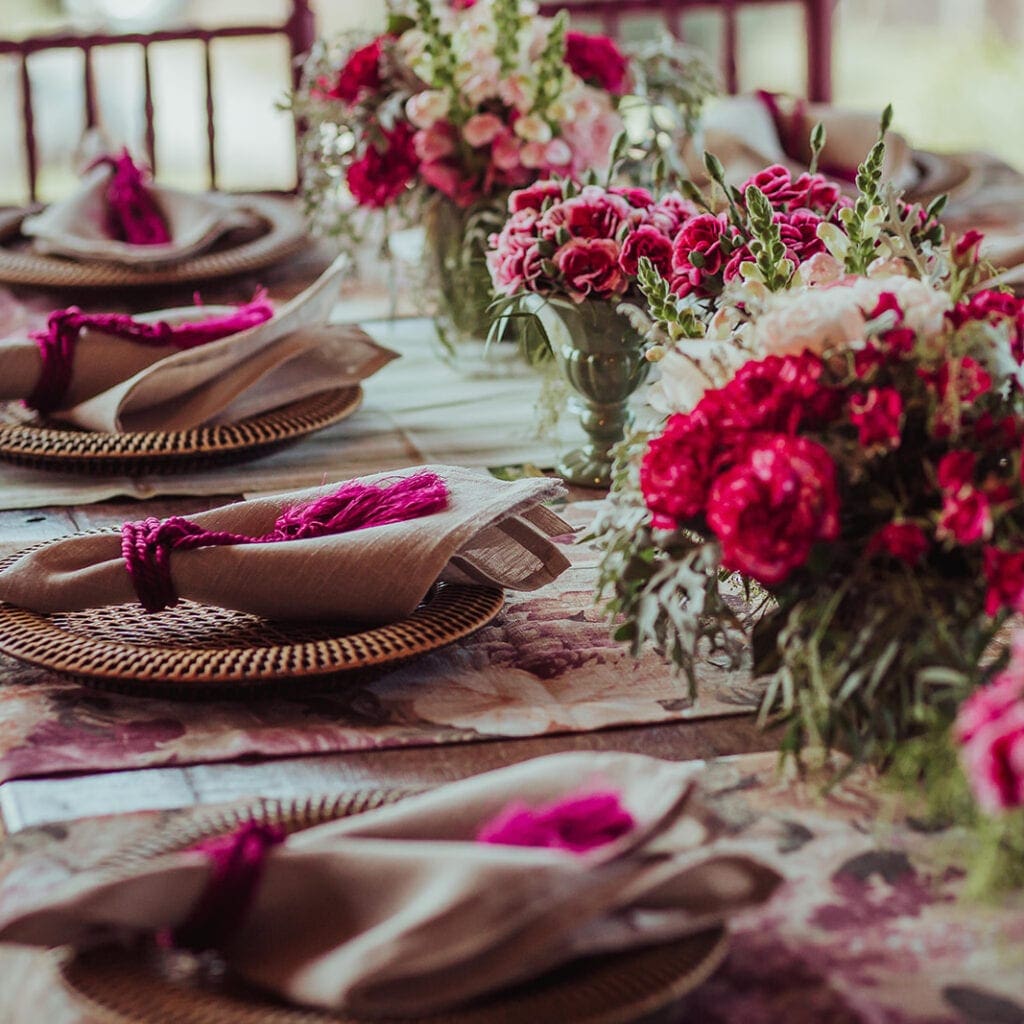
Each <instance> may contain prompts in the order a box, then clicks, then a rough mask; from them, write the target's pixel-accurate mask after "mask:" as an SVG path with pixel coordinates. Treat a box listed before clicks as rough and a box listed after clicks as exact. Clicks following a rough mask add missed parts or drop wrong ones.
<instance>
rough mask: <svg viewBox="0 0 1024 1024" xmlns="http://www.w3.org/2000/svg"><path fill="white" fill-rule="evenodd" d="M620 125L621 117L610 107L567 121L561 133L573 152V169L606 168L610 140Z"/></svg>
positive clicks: (576, 170) (616, 133)
mask: <svg viewBox="0 0 1024 1024" xmlns="http://www.w3.org/2000/svg"><path fill="white" fill-rule="evenodd" d="M622 127H623V125H622V118H621V117H619V115H618V114H617V113H616V112H615V111H614V110H612V109H610V108H609V109H607V110H606V111H604V112H603V113H601V114H600V115H598V116H596V117H594V118H590V119H587V120H583V121H570V122H568V123H567V124H566V125H565V127H564V128H563V131H562V134H563V137H564V138H565V141H566V142H567V143H568V145H569V148H570V149H571V150H572V153H573V160H572V168H573V170H574V171H575V172H577V173H582V172H583V171H586V170H589V169H591V168H593V169H594V170H596V171H602V170H604V169H606V168H607V167H608V161H609V159H610V157H611V148H612V142H613V141H614V139H615V136H616V135H618V134H619V132H620V131H622Z"/></svg>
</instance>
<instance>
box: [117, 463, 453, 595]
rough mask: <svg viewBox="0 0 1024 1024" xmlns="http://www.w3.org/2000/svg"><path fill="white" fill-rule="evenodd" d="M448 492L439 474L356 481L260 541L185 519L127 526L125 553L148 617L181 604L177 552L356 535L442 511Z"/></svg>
mask: <svg viewBox="0 0 1024 1024" xmlns="http://www.w3.org/2000/svg"><path fill="white" fill-rule="evenodd" d="M447 504H448V487H447V485H446V484H445V482H444V480H442V479H441V477H439V476H438V475H437V474H436V473H414V474H413V475H412V476H407V477H402V478H400V479H398V480H395V481H393V482H392V483H389V484H385V485H384V486H383V487H382V486H378V485H376V484H366V483H363V482H362V481H361V480H352V481H350V482H349V483H347V484H343V485H342V486H341V487H339V488H338V489H337V490H336V491H334V492H332V493H331V494H328V495H325V496H324V497H322V498H318V499H317V500H316V501H313V502H310V503H309V504H308V505H299V506H297V507H295V508H291V509H286V510H285V511H284V512H282V513H281V515H280V516H278V518H277V520H276V521H275V523H274V529H273V530H271V531H270V533H266V534H263V535H262V536H260V537H250V536H247V535H246V534H240V533H228V532H226V531H211V530H205V529H203V527H201V526H199V525H197V524H196V523H192V522H189V521H188V520H187V519H184V518H182V517H181V516H171V517H170V518H169V519H165V520H160V519H155V518H152V517H151V518H149V519H144V520H142V521H141V522H132V523H125V524H124V525H123V526H122V527H121V554H122V555H123V557H124V562H125V568H126V569H127V571H128V575H129V576H130V577H131V581H132V585H133V586H134V588H135V593H136V594H137V595H138V598H139V602H140V603H141V604H142V607H143V608H144V609H145V610H146V611H147V612H158V611H161V610H163V609H164V608H170V607H172V606H173V605H175V604H177V602H178V596H177V593H176V592H175V590H174V584H173V581H172V580H171V566H170V556H171V552H172V551H185V550H193V549H195V548H204V547H224V546H229V545H234V544H273V543H278V542H281V541H289V540H302V539H310V538H314V537H326V536H329V535H331V534H336V533H350V532H352V531H354V530H364V529H366V528H367V527H370V526H384V525H386V524H388V523H400V522H406V521H407V520H410V519H417V518H419V517H421V516H426V515H430V514H432V513H434V512H439V511H441V510H442V509H444V508H445V507H446V506H447Z"/></svg>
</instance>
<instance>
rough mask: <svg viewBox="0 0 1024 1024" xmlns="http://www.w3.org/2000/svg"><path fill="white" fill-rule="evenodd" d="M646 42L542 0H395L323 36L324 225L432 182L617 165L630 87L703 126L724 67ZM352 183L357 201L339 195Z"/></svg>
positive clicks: (402, 200)
mask: <svg viewBox="0 0 1024 1024" xmlns="http://www.w3.org/2000/svg"><path fill="white" fill-rule="evenodd" d="M645 53H646V54H647V55H646V56H645V57H644V58H642V59H641V58H634V59H631V58H630V57H628V56H627V55H626V54H625V53H624V52H623V51H622V50H621V49H620V48H619V47H618V45H617V44H616V43H615V42H614V41H613V40H611V39H609V38H607V37H604V36H597V35H587V34H585V33H582V32H576V31H572V30H570V29H569V27H568V19H567V16H566V15H565V14H564V13H562V14H560V15H559V16H558V17H556V18H541V17H538V16H537V8H536V4H534V3H532V2H531V0H411V2H407V3H402V2H397V0H393V2H392V3H391V4H390V18H389V23H388V28H387V31H386V32H385V33H384V34H382V35H380V36H377V37H376V38H374V39H372V40H370V41H367V42H365V43H364V44H363V45H361V46H357V47H354V48H353V47H352V46H350V45H344V46H343V47H342V51H341V53H338V52H337V50H336V49H332V48H330V47H325V46H321V47H319V48H318V50H317V52H316V53H315V54H314V57H313V59H312V60H311V63H310V66H309V68H308V69H307V73H306V79H307V82H306V86H305V88H304V90H303V91H302V93H301V94H300V97H299V98H298V106H299V110H300V112H301V113H302V114H303V116H304V117H306V118H307V119H308V120H309V121H310V124H311V130H310V131H309V132H308V133H307V139H308V142H309V145H310V153H309V154H308V156H309V157H310V159H309V160H308V161H307V164H308V166H307V180H306V183H305V189H306V197H307V200H308V201H309V203H310V205H311V207H312V208H313V209H314V210H316V211H317V213H318V216H319V219H320V221H321V227H324V228H326V229H328V230H332V231H334V232H340V233H344V234H350V233H352V232H354V231H356V230H357V229H356V227H355V226H354V222H353V216H352V215H353V212H354V211H355V210H358V209H359V208H362V209H364V210H366V209H383V208H389V207H395V206H399V207H404V208H406V209H407V210H408V209H409V208H410V207H412V208H413V212H418V211H417V210H416V204H417V203H420V202H422V200H423V199H424V198H429V197H430V196H432V195H440V196H443V197H445V198H446V199H447V200H449V201H451V202H452V203H454V204H455V205H457V206H459V207H462V208H469V207H472V206H474V205H476V204H479V203H480V202H481V201H484V200H487V199H489V198H492V197H494V196H500V197H502V199H504V196H505V195H507V193H508V191H509V190H510V189H513V188H520V187H522V186H525V185H528V184H530V183H531V182H533V181H536V180H538V179H539V178H543V177H547V176H549V175H550V174H552V173H558V174H560V175H562V176H565V177H570V178H579V177H581V176H582V175H583V174H584V173H585V172H587V171H588V170H591V169H598V170H599V169H601V168H603V167H606V166H607V163H608V159H609V152H610V149H611V144H612V141H613V139H614V138H615V136H616V135H617V134H618V133H619V132H620V131H621V130H622V128H623V114H624V113H626V109H625V108H627V107H629V106H630V103H631V99H632V105H633V107H635V106H636V105H637V103H638V102H639V101H640V100H642V104H643V105H644V106H645V107H646V108H648V109H650V108H653V107H654V106H655V105H660V106H661V109H660V112H659V116H664V115H665V114H666V112H668V111H671V110H675V111H677V118H678V119H679V123H678V125H677V127H678V129H679V130H682V131H685V132H692V131H693V129H694V127H695V123H696V118H697V117H698V116H699V112H700V107H701V104H702V102H703V100H704V98H705V97H706V96H708V95H710V94H711V93H712V92H713V90H714V82H713V78H712V76H711V75H710V73H709V72H708V70H707V68H706V66H705V65H704V63H703V61H702V60H701V59H700V58H698V57H697V56H696V55H695V54H691V53H690V52H689V51H685V54H684V55H683V56H680V55H678V54H677V55H676V63H675V65H674V68H673V71H674V73H673V74H672V75H667V74H665V73H664V65H665V62H666V60H668V56H667V55H666V52H665V51H664V48H660V49H658V50H657V51H655V52H647V51H645ZM648 66H650V67H651V69H652V74H651V76H650V80H649V79H648V76H647V74H646V68H647V67H648ZM659 72H660V73H659ZM651 137H652V138H653V137H654V132H653V131H652V133H651ZM339 185H343V186H344V190H345V191H347V192H348V194H349V195H350V197H351V203H349V204H342V205H341V206H338V207H333V208H332V206H331V204H330V203H329V202H328V199H329V198H331V197H334V196H336V193H337V191H338V186H339ZM324 221H327V223H324Z"/></svg>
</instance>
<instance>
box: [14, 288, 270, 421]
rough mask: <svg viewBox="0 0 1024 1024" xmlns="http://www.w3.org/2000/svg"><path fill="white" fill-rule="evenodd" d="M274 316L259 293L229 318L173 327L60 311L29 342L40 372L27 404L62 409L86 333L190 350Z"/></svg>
mask: <svg viewBox="0 0 1024 1024" xmlns="http://www.w3.org/2000/svg"><path fill="white" fill-rule="evenodd" d="M273 315H274V307H273V306H271V304H270V303H269V302H268V301H267V293H266V289H263V288H260V289H257V291H256V294H255V295H254V296H253V299H252V302H248V303H246V304H245V305H244V306H239V307H238V308H237V309H234V310H232V311H231V312H230V313H227V314H223V315H219V316H212V317H207V318H206V319H205V320H199V321H196V322H195V323H184V324H174V325H173V326H172V325H171V324H168V323H165V322H164V321H162V320H160V321H157V322H156V323H143V322H141V321H138V320H134V319H133V318H132V317H130V316H128V315H127V314H124V313H83V312H82V311H81V310H80V309H79V308H78V307H77V306H70V307H68V308H67V309H61V310H58V311H56V312H54V313H51V314H50V318H49V320H48V321H47V324H46V330H45V331H36V332H35V333H34V334H32V336H31V337H32V340H33V341H34V342H35V343H36V345H37V346H38V347H39V355H40V357H41V359H42V363H43V369H42V373H41V374H40V375H39V381H38V383H37V384H36V386H35V388H34V389H33V391H32V394H31V395H29V396H28V398H26V399H25V404H26V405H27V406H29V408H32V409H38V410H39V412H44V413H45V412H50V411H51V410H53V409H59V408H60V407H61V404H62V403H63V401H64V398H65V396H66V395H67V393H68V389H69V388H70V387H71V373H72V369H73V366H74V358H75V347H76V345H77V342H78V336H79V334H80V333H81V332H82V331H83V330H84V329H85V328H87V327H89V328H92V329H93V330H97V331H103V333H104V334H110V335H113V336H114V337H116V338H125V339H126V340H128V341H134V342H136V343H137V344H139V345H152V346H155V345H173V346H174V347H175V348H180V349H188V348H196V347H197V346H198V345H205V344H206V343H207V342H210V341H216V340H217V339H219V338H226V337H227V336H228V335H230V334H236V333H238V332H239V331H245V330H248V329H249V328H251V327H255V326H257V325H258V324H261V323H263V322H264V321H265V320H269V319H270V318H271V317H272V316H273Z"/></svg>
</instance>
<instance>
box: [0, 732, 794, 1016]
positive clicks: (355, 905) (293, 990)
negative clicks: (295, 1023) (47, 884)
mask: <svg viewBox="0 0 1024 1024" xmlns="http://www.w3.org/2000/svg"><path fill="white" fill-rule="evenodd" d="M699 774H700V769H699V766H694V765H693V764H689V765H687V764H678V763H673V762H667V761H659V760H656V759H654V758H650V757H645V756H643V755H639V754H625V753H602V754H596V753H589V752H587V753H584V752H577V753H569V754H557V755H554V756H551V757H544V758H539V759H536V760H533V761H528V762H526V763H524V764H519V765H515V766H513V767H510V768H503V769H500V770H498V771H495V772H490V773H487V774H484V775H479V776H476V777H474V778H470V779H467V780H464V781H462V782H457V783H453V784H451V785H448V786H444V787H442V788H440V789H437V790H436V791H434V792H432V793H428V794H424V795H422V796H418V797H411V798H409V799H407V800H404V801H402V802H401V803H399V804H396V805H394V806H391V807H387V808H383V809H381V810H378V811H373V812H371V813H368V814H363V815H358V816H356V817H352V818H348V819H345V820H341V821H338V822H336V823H331V824H327V825H322V826H319V827H317V828H313V829H310V830H308V831H306V832H301V833H298V834H296V835H294V836H292V837H290V838H289V839H288V840H287V842H286V843H285V844H284V845H283V846H279V847H276V848H274V849H272V850H271V851H270V852H269V853H268V855H267V859H266V862H265V865H264V873H263V876H262V879H261V881H260V883H259V887H258V891H257V893H256V896H255V899H254V901H253V903H252V905H251V907H250V909H249V912H248V914H247V916H246V918H245V919H244V921H243V922H242V925H241V927H240V928H239V930H238V931H237V933H236V935H235V937H234V938H233V940H231V941H229V942H228V944H227V947H226V949H225V950H224V955H225V957H226V959H227V962H228V964H229V966H230V967H231V968H232V969H233V971H234V972H235V973H236V974H237V975H240V976H241V977H242V978H244V979H245V980H247V981H249V982H251V983H252V984H254V985H256V986H258V987H260V988H262V989H265V990H267V991H269V992H272V993H274V994H276V995H279V996H281V997H283V998H285V999H287V1000H290V1001H292V1002H296V1003H301V1004H306V1005H311V1006H318V1007H323V1008H327V1009H334V1010H344V1011H347V1012H349V1013H353V1014H357V1015H364V1016H368V1017H381V1016H392V1015H394V1016H405V1015H407V1014H410V1015H414V1016H419V1015H423V1014H426V1013H433V1012H437V1011H440V1010H443V1009H445V1008H448V1007H451V1006H454V1005H457V1004H460V1003H464V1002H466V1001H467V1000H470V999H472V998H474V997H476V996H479V995H481V994H483V993H487V992H492V991H494V990H497V989H501V988H504V987H506V986H508V985H511V984H514V983H516V982H521V981H524V980H526V979H529V978H532V977H536V976H538V975H540V974H542V973H544V972H546V971H548V970H551V969H553V968H554V967H556V966H558V965H560V964H563V963H566V962H568V961H571V960H573V959H577V958H579V957H581V956H586V955H590V954H594V953H606V952H610V951H616V950H623V949H627V948H630V947H637V946H644V945H651V944H656V943H659V942H664V941H667V940H671V939H673V938H678V937H680V936H684V935H687V934H693V933H695V932H698V931H701V930H704V929H707V928H709V927H712V926H715V925H718V924H721V923H722V922H723V921H725V920H727V919H728V918H729V916H730V915H733V914H735V913H736V912H737V911H741V910H744V909H748V908H750V907H753V906H756V905H758V904H760V903H763V902H764V901H766V900H767V899H768V898H769V897H770V896H771V894H772V893H773V891H774V890H775V888H776V886H777V885H778V884H779V882H780V876H779V875H778V874H776V872H775V871H774V870H772V869H771V868H769V867H767V866H766V865H763V864H760V863H758V862H756V861H753V860H751V859H749V858H747V857H745V856H742V855H738V854H735V853H732V854H730V853H727V852H725V851H721V852H717V853H716V851H715V848H714V845H713V843H712V840H713V838H714V836H713V832H712V829H711V827H710V825H709V816H708V815H707V814H706V812H705V811H704V810H703V809H702V808H701V806H700V804H699V802H698V801H697V800H696V799H695V798H694V797H693V796H692V795H691V794H692V791H693V786H694V783H695V782H696V781H697V779H698V778H699ZM595 790H602V791H607V790H613V791H616V792H617V793H618V795H619V799H620V802H621V804H622V805H623V806H624V807H625V808H626V810H627V811H628V812H629V813H630V814H631V815H632V817H633V819H634V821H635V826H634V828H633V830H632V831H631V832H627V833H626V834H625V835H623V836H621V837H620V838H618V839H616V840H613V841H612V842H610V843H608V844H606V845H604V846H601V847H597V848H595V849H592V850H590V851H588V852H587V853H585V854H582V855H577V854H573V853H570V852H566V851H564V850H560V849H552V848H535V847H520V846H500V845H489V844H483V843H478V842H474V841H473V840H474V837H475V835H476V833H477V830H478V829H479V828H480V826H481V825H482V824H483V823H484V822H486V821H488V820H490V819H492V818H493V817H494V816H495V815H496V814H498V813H499V812H500V811H501V810H502V809H503V808H505V807H506V806H508V804H510V803H511V802H513V801H515V802H519V801H522V802H525V803H526V804H528V805H531V806H536V805H539V804H543V803H550V802H553V801H556V800H558V799H560V798H563V797H565V796H567V795H570V794H579V793H586V792H592V791H595ZM208 872H209V867H208V864H207V862H206V859H205V857H204V855H203V854H202V853H199V852H194V851H193V852H186V853H180V854H174V855H171V856H166V857H162V858H160V859H159V860H154V861H153V862H152V863H151V864H150V865H149V866H147V867H145V868H143V869H142V870H137V871H134V872H132V873H131V874H130V875H125V876H124V877H121V878H117V879H115V880H110V878H109V876H108V877H107V878H105V879H104V878H98V877H96V876H95V875H92V876H88V877H83V878H81V879H77V880H75V881H74V882H73V883H70V884H69V885H67V886H66V887H65V888H63V889H62V890H60V891H57V892H54V893H53V894H52V895H51V896H49V897H48V898H47V900H46V902H45V903H44V904H42V905H39V906H36V907H33V908H31V909H27V910H25V911H22V912H20V913H16V914H15V915H13V916H12V917H9V918H8V919H7V920H5V921H0V940H3V941H13V942H23V943H30V944H34V945H45V946H56V945H61V944H66V943H69V944H72V945H76V946H84V945H93V944H95V943H97V942H100V941H104V940H111V939H115V938H118V937H125V936H130V935H133V934H138V933H140V932H153V931H155V930H158V929H161V928H166V927H175V926H177V925H180V924H181V923H182V922H183V921H184V920H185V919H186V918H187V917H188V913H189V909H190V908H191V907H192V905H193V904H194V902H195V901H196V900H197V899H198V898H199V895H200V893H201V892H202V890H203V887H204V884H205V881H206V879H207V876H208Z"/></svg>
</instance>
